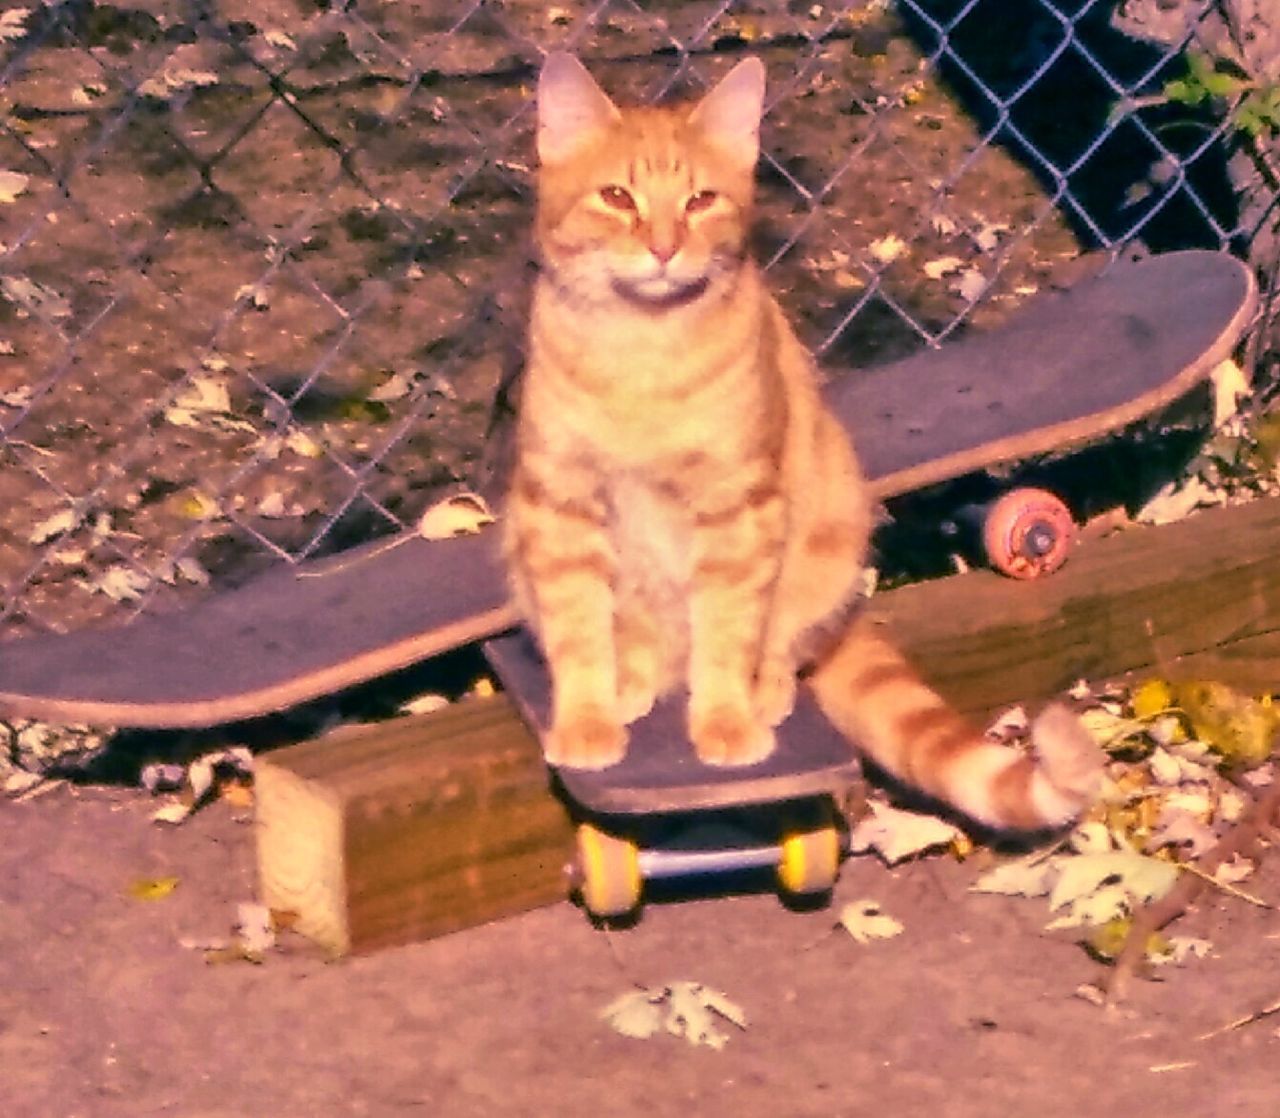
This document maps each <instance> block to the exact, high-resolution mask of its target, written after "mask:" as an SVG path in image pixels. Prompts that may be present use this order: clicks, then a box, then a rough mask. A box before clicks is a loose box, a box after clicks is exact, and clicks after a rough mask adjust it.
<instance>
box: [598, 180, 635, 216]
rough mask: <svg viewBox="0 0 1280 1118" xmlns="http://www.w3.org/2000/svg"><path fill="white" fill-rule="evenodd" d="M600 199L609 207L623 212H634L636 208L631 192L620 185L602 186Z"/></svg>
mask: <svg viewBox="0 0 1280 1118" xmlns="http://www.w3.org/2000/svg"><path fill="white" fill-rule="evenodd" d="M600 201H602V202H603V203H604V204H605V205H606V206H608V207H610V208H611V209H615V210H622V211H623V212H624V213H635V212H636V210H637V208H638V207H637V206H636V200H635V199H634V198H633V197H631V192H630V191H628V190H624V189H623V188H622V187H620V186H602V187H601V188H600Z"/></svg>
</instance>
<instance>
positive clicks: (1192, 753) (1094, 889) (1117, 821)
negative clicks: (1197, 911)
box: [972, 679, 1280, 965]
mask: <svg viewBox="0 0 1280 1118" xmlns="http://www.w3.org/2000/svg"><path fill="white" fill-rule="evenodd" d="M1078 697H1081V698H1087V700H1088V701H1089V703H1090V705H1089V706H1088V708H1087V709H1086V710H1085V711H1084V713H1083V715H1082V720H1083V721H1084V723H1085V725H1086V727H1087V728H1088V730H1089V732H1090V733H1091V734H1092V735H1093V737H1094V739H1095V740H1096V741H1097V742H1098V743H1099V745H1101V746H1102V747H1103V748H1104V749H1105V750H1106V751H1107V753H1108V754H1109V756H1110V761H1109V763H1108V767H1107V776H1106V779H1105V781H1104V787H1103V792H1102V795H1101V796H1100V798H1099V800H1098V802H1097V803H1096V804H1095V805H1094V807H1093V808H1092V809H1091V810H1090V811H1089V813H1088V815H1087V816H1086V817H1085V818H1084V819H1083V820H1082V821H1081V822H1080V824H1079V825H1078V826H1077V827H1076V828H1075V829H1074V830H1073V831H1072V832H1071V834H1070V835H1068V836H1067V837H1066V839H1064V840H1063V841H1062V842H1061V843H1059V844H1058V845H1057V846H1056V847H1055V848H1053V849H1052V850H1050V851H1048V852H1038V853H1036V854H1033V855H1031V856H1030V857H1026V858H1023V859H1019V860H1015V861H1011V862H1005V863H1003V864H1000V865H997V866H996V867H995V868H994V869H992V870H990V871H989V872H987V873H985V874H983V875H982V876H981V877H979V878H978V880H977V881H976V882H975V883H974V884H973V886H972V888H973V890H974V891H976V892H983V893H996V894H1005V895H1010V896H1024V897H1037V898H1047V902H1048V908H1049V912H1050V916H1051V919H1050V920H1049V921H1048V923H1047V924H1046V925H1045V927H1046V929H1047V930H1051V931H1052V930H1059V929H1078V930H1079V934H1080V936H1081V937H1082V943H1083V944H1084V945H1085V946H1086V947H1087V949H1088V950H1089V951H1090V952H1091V953H1092V954H1093V955H1095V956H1096V957H1098V958H1099V959H1102V960H1105V961H1110V960H1113V959H1115V958H1116V957H1117V956H1118V955H1119V954H1120V952H1121V951H1122V950H1123V949H1124V946H1125V944H1126V942H1127V940H1128V938H1129V931H1130V926H1131V924H1132V921H1133V918H1134V916H1135V914H1137V913H1139V912H1141V911H1142V910H1143V909H1144V908H1145V907H1146V906H1149V905H1152V904H1154V903H1156V902H1159V901H1160V900H1161V899H1162V898H1165V897H1167V896H1169V895H1170V893H1171V891H1172V890H1173V889H1174V887H1175V885H1177V883H1178V882H1179V881H1180V880H1181V879H1182V878H1183V876H1184V875H1187V874H1192V875H1199V876H1201V877H1203V878H1205V880H1206V881H1207V882H1208V883H1209V884H1211V885H1212V886H1214V887H1215V888H1217V889H1218V890H1220V891H1221V892H1223V893H1225V894H1228V895H1230V896H1231V897H1233V898H1235V899H1237V900H1239V901H1241V902H1244V903H1249V904H1255V905H1262V906H1264V907H1269V906H1267V905H1266V902H1264V901H1263V900H1262V899H1261V898H1259V897H1256V896H1254V895H1253V894H1251V893H1249V892H1248V891H1247V889H1246V888H1245V887H1244V886H1245V884H1247V882H1248V879H1249V878H1250V877H1251V876H1252V874H1253V873H1254V870H1255V869H1256V866H1255V863H1254V862H1253V861H1251V860H1249V859H1248V858H1245V857H1243V856H1241V855H1238V854H1237V855H1234V856H1232V857H1229V858H1226V859H1223V860H1221V861H1217V860H1215V864H1214V865H1213V866H1212V869H1211V870H1205V869H1201V868H1200V866H1199V865H1198V861H1199V860H1200V859H1201V858H1202V857H1204V856H1206V855H1209V854H1210V853H1211V852H1214V851H1217V850H1219V849H1220V848H1221V843H1222V842H1223V840H1224V836H1226V835H1228V834H1229V833H1230V832H1231V831H1232V829H1233V828H1235V827H1237V826H1239V825H1241V823H1242V820H1244V819H1245V817H1246V814H1247V812H1248V809H1249V806H1250V804H1251V803H1252V802H1253V798H1254V797H1253V790H1254V789H1260V788H1264V787H1266V786H1267V785H1269V784H1270V783H1271V782H1272V781H1273V779H1274V765H1273V764H1272V762H1271V761H1270V760H1269V758H1270V755H1271V742H1272V739H1273V737H1274V735H1275V733H1276V730H1277V723H1278V722H1280V709H1277V708H1276V707H1275V706H1273V705H1272V703H1271V700H1270V698H1269V697H1264V698H1255V697H1252V696H1248V695H1244V694H1241V693H1239V692H1237V691H1235V690H1233V689H1232V688H1230V687H1228V686H1226V685H1225V684H1222V683H1218V682H1214V681H1204V680H1201V681H1191V682H1178V683H1174V682H1169V681H1166V680H1161V679H1153V680H1149V681H1147V682H1145V683H1143V684H1141V685H1139V686H1138V687H1136V688H1134V689H1133V690H1132V691H1131V692H1124V691H1114V692H1109V693H1103V694H1101V695H1093V694H1089V693H1088V692H1087V689H1085V688H1083V687H1082V688H1081V689H1080V690H1079V691H1078ZM1210 946H1211V945H1210V944H1209V943H1207V942H1206V941H1204V940H1198V939H1194V938H1191V937H1181V936H1164V935H1159V934H1152V935H1149V936H1148V938H1147V940H1146V942H1145V943H1144V945H1143V954H1144V955H1145V961H1146V963H1147V964H1152V965H1159V964H1162V963H1169V962H1173V963H1182V962H1185V961H1187V960H1188V959H1192V958H1199V957H1202V956H1203V955H1204V954H1205V953H1206V952H1207V951H1208V950H1209V948H1210Z"/></svg>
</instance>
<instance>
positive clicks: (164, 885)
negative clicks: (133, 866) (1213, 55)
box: [125, 877, 178, 901]
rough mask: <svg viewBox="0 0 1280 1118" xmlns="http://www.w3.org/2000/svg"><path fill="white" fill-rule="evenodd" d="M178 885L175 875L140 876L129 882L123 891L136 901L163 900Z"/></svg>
mask: <svg viewBox="0 0 1280 1118" xmlns="http://www.w3.org/2000/svg"><path fill="white" fill-rule="evenodd" d="M177 887H178V879H177V878H176V877H140V878H138V880H137V881H131V882H129V885H128V887H127V888H126V889H125V892H126V893H128V895H129V896H131V897H132V898H133V899H134V900H136V901H159V900H163V899H164V898H165V897H167V896H168V895H169V894H170V893H172V892H173V891H174V890H175V889H176V888H177Z"/></svg>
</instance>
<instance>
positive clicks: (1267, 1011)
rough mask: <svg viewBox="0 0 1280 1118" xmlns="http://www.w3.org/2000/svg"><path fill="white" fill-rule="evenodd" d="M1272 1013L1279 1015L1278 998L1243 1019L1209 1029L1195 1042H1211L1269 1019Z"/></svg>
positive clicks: (1279, 1000) (1279, 1003)
mask: <svg viewBox="0 0 1280 1118" xmlns="http://www.w3.org/2000/svg"><path fill="white" fill-rule="evenodd" d="M1273 1013H1280V998H1277V999H1276V1000H1275V1001H1273V1002H1271V1003H1270V1004H1269V1005H1264V1006H1263V1007H1262V1008H1261V1009H1258V1010H1255V1011H1254V1012H1253V1013H1246V1014H1245V1015H1244V1016H1243V1017H1237V1018H1236V1019H1235V1020H1234V1021H1228V1022H1227V1023H1226V1024H1225V1025H1219V1026H1218V1028H1216V1029H1211V1030H1210V1031H1209V1032H1207V1033H1201V1034H1200V1035H1199V1036H1198V1037H1196V1040H1212V1039H1213V1038H1214V1037H1216V1036H1221V1035H1222V1034H1223V1033H1229V1032H1232V1031H1233V1030H1235V1029H1240V1028H1243V1027H1244V1026H1245V1025H1252V1024H1253V1023H1254V1022H1255V1021H1261V1020H1262V1019H1263V1018H1264V1017H1270V1016H1271V1015H1272V1014H1273Z"/></svg>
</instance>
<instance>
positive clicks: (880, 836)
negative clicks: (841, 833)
mask: <svg viewBox="0 0 1280 1118" xmlns="http://www.w3.org/2000/svg"><path fill="white" fill-rule="evenodd" d="M868 806H869V807H870V808H871V814H870V815H868V816H867V817H866V818H865V819H862V820H860V821H859V822H858V824H857V825H856V826H855V827H854V828H853V829H852V830H851V831H850V832H849V851H850V853H853V854H860V853H863V852H864V851H867V850H876V851H878V852H879V854H880V856H881V857H882V858H883V859H884V860H885V861H886V862H888V863H889V865H891V866H892V865H895V864H896V863H898V862H900V861H902V860H903V859H904V858H910V857H911V856H912V855H914V854H921V853H923V852H924V851H926V850H933V849H934V848H935V847H939V846H946V845H947V844H948V843H950V842H952V841H953V840H954V839H955V838H956V837H957V836H958V835H959V834H960V833H961V832H960V829H959V828H958V827H955V826H953V825H952V824H950V823H947V822H946V821H944V820H942V819H938V818H937V817H936V816H933V815H919V814H917V813H916V812H913V811H901V810H899V809H898V808H895V807H889V806H887V805H886V804H880V803H876V802H875V801H874V800H872V801H870V803H869V805H868Z"/></svg>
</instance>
